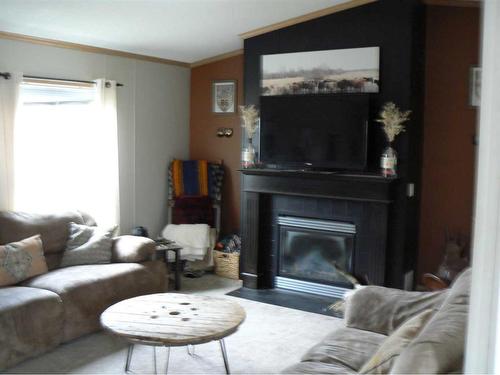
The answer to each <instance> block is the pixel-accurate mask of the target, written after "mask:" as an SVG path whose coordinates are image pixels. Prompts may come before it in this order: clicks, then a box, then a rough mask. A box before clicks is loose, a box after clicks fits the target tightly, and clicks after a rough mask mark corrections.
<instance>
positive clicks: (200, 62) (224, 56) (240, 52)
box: [191, 48, 245, 68]
mask: <svg viewBox="0 0 500 375" xmlns="http://www.w3.org/2000/svg"><path fill="white" fill-rule="evenodd" d="M244 52H245V51H244V50H243V48H241V49H237V50H234V51H231V52H226V53H222V54H220V55H216V56H212V57H209V58H206V59H203V60H198V61H195V62H193V63H191V68H196V67H198V66H202V65H206V64H210V63H214V62H217V61H220V60H224V59H228V58H230V57H234V56H238V55H243V53H244Z"/></svg>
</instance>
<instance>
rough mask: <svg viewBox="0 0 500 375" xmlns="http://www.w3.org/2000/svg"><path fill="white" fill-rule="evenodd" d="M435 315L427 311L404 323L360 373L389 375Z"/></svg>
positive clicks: (431, 311) (386, 340) (432, 311)
mask: <svg viewBox="0 0 500 375" xmlns="http://www.w3.org/2000/svg"><path fill="white" fill-rule="evenodd" d="M434 313H435V311H434V310H431V309H429V310H425V311H423V312H421V313H420V314H418V315H416V316H414V317H413V318H410V319H408V320H407V321H406V322H404V323H403V324H402V325H401V326H399V327H398V329H396V331H394V332H393V333H392V334H391V335H390V336H389V337H387V339H385V341H384V342H383V343H382V345H380V347H379V348H378V349H377V351H376V352H375V354H374V355H373V356H372V357H371V358H370V360H369V361H368V362H366V363H365V364H364V365H363V367H362V368H361V370H359V372H360V373H361V374H388V373H389V371H390V369H391V367H392V365H393V364H394V361H395V360H396V358H397V357H398V356H399V355H400V354H401V352H402V351H403V349H404V348H406V347H407V346H408V345H409V344H410V342H411V341H412V340H413V339H414V338H415V337H416V336H417V335H418V334H419V333H420V331H421V330H422V329H423V328H424V327H425V325H426V324H427V322H428V321H429V319H430V318H431V317H432V315H433V314H434Z"/></svg>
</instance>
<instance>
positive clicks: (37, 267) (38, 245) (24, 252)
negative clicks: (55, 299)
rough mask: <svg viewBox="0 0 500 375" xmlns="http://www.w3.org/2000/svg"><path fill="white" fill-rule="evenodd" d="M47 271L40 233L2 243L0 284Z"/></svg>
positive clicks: (9, 283) (17, 280) (14, 282)
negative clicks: (20, 239)
mask: <svg viewBox="0 0 500 375" xmlns="http://www.w3.org/2000/svg"><path fill="white" fill-rule="evenodd" d="M45 272H47V263H46V262H45V257H44V256H43V246H42V240H41V239H40V235H36V236H33V237H30V238H26V239H24V240H22V241H19V242H12V243H9V244H7V245H0V286H7V285H14V284H17V283H18V282H20V281H23V280H26V279H28V278H30V277H33V276H36V275H40V274H42V273H45Z"/></svg>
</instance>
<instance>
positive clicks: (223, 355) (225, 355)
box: [219, 339, 231, 374]
mask: <svg viewBox="0 0 500 375" xmlns="http://www.w3.org/2000/svg"><path fill="white" fill-rule="evenodd" d="M219 344H220V350H221V352H222V358H223V359H224V367H226V374H230V373H231V371H229V361H228V360H227V352H226V344H225V343H224V339H221V340H219Z"/></svg>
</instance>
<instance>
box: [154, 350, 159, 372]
mask: <svg viewBox="0 0 500 375" xmlns="http://www.w3.org/2000/svg"><path fill="white" fill-rule="evenodd" d="M153 365H154V367H155V374H157V373H158V372H157V370H156V346H153Z"/></svg>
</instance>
